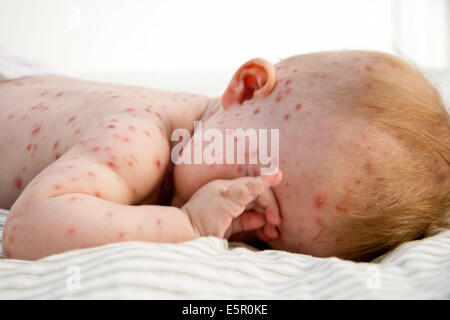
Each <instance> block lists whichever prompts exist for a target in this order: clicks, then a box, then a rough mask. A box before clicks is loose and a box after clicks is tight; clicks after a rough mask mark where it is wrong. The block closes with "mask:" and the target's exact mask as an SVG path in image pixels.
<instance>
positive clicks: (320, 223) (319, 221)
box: [315, 217, 323, 227]
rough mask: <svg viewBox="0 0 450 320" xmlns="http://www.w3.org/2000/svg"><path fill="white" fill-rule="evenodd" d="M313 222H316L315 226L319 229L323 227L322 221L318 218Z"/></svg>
mask: <svg viewBox="0 0 450 320" xmlns="http://www.w3.org/2000/svg"><path fill="white" fill-rule="evenodd" d="M315 221H316V224H317V225H318V226H319V227H323V221H322V219H320V218H319V217H317V218H316V220H315Z"/></svg>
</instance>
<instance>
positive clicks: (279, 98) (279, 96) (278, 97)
mask: <svg viewBox="0 0 450 320" xmlns="http://www.w3.org/2000/svg"><path fill="white" fill-rule="evenodd" d="M280 101H281V95H280V94H279V95H278V96H277V97H276V98H275V102H280Z"/></svg>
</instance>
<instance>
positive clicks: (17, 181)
mask: <svg viewBox="0 0 450 320" xmlns="http://www.w3.org/2000/svg"><path fill="white" fill-rule="evenodd" d="M22 185H23V183H22V179H20V178H16V179H14V186H15V187H16V189H17V190H22Z"/></svg>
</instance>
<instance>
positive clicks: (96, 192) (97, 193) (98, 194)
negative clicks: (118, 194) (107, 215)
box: [94, 191, 102, 198]
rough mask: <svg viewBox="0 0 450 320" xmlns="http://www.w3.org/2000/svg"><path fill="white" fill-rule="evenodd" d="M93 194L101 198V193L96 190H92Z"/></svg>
mask: <svg viewBox="0 0 450 320" xmlns="http://www.w3.org/2000/svg"><path fill="white" fill-rule="evenodd" d="M94 196H96V197H97V198H101V197H102V195H101V193H100V192H98V191H95V192H94Z"/></svg>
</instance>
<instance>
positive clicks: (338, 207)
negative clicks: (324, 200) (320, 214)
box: [336, 206, 347, 213]
mask: <svg viewBox="0 0 450 320" xmlns="http://www.w3.org/2000/svg"><path fill="white" fill-rule="evenodd" d="M336 210H337V211H339V212H342V213H346V212H347V208H344V207H341V206H337V207H336Z"/></svg>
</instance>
